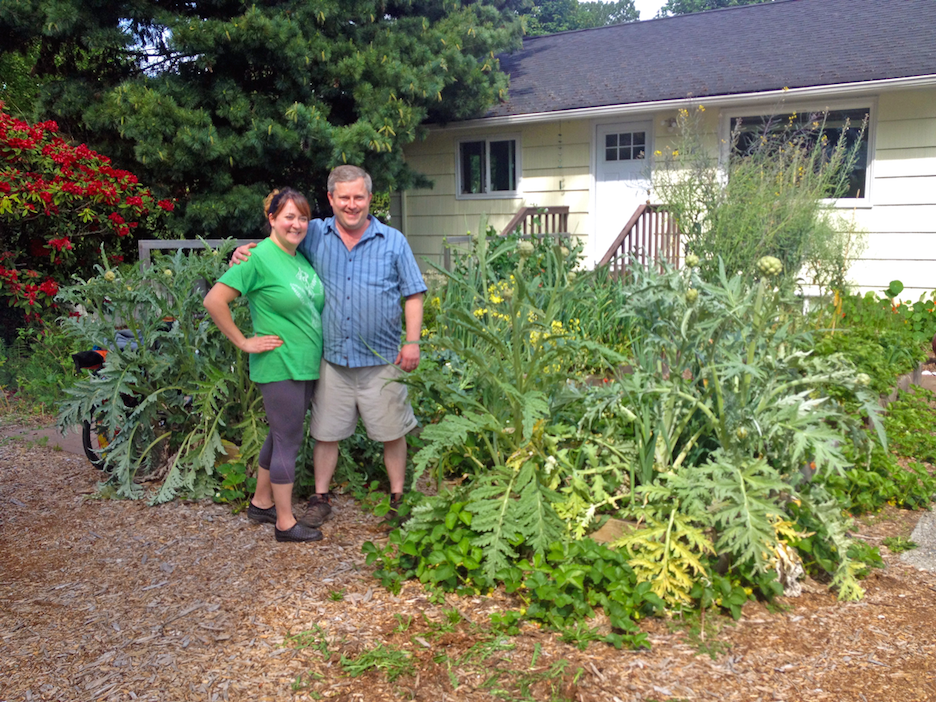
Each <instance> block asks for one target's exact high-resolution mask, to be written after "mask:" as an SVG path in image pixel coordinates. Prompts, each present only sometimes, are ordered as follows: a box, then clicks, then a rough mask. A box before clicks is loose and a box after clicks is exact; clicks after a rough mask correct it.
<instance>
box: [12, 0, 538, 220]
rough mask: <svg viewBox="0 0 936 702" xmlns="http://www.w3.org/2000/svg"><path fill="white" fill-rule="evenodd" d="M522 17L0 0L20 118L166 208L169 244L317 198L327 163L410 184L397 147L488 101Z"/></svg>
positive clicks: (373, 3) (443, 0) (485, 1)
mask: <svg viewBox="0 0 936 702" xmlns="http://www.w3.org/2000/svg"><path fill="white" fill-rule="evenodd" d="M522 5H523V1H522V0H482V1H481V2H462V1H460V0H454V1H453V0H395V1H394V0H342V2H340V3H338V2H335V1H334V0H301V1H300V0H258V1H257V2H255V3H254V2H251V3H247V2H243V1H241V0H194V1H191V2H179V1H178V0H168V1H167V0H49V1H48V2H46V1H43V2H40V1H39V0H4V2H3V3H2V4H0V33H2V34H3V35H4V36H8V37H10V39H9V41H8V42H5V48H4V49H3V53H4V54H6V53H11V52H17V53H18V54H19V55H23V56H25V55H27V53H28V51H30V49H32V50H33V51H34V52H36V58H35V61H34V65H33V67H32V69H31V70H32V75H33V77H34V78H35V79H36V81H37V83H38V84H39V86H40V87H39V97H38V99H37V104H36V112H37V114H40V115H42V116H43V118H44V119H55V120H56V121H57V122H58V123H59V125H60V127H61V128H62V130H63V131H65V132H67V133H70V134H71V136H72V137H73V138H75V139H77V140H82V141H86V142H87V143H88V144H89V146H91V147H92V148H95V149H97V150H100V151H103V152H105V153H108V154H109V155H111V157H112V158H113V159H114V161H115V164H116V165H119V166H120V167H123V168H127V169H131V170H133V171H134V172H135V173H138V174H139V175H140V178H141V179H142V180H144V181H145V182H147V183H151V184H153V186H154V189H155V190H156V192H157V193H158V194H159V195H160V196H163V197H172V198H175V199H176V201H177V202H178V204H179V206H178V207H177V209H176V213H175V214H176V222H175V225H174V226H175V229H176V230H177V232H178V233H180V234H188V235H190V236H191V235H196V234H199V235H200V234H205V233H211V234H224V235H243V234H251V235H252V234H255V233H256V231H257V229H258V226H259V225H260V223H261V219H262V217H261V212H262V208H261V201H262V198H263V197H264V196H265V195H266V193H267V192H268V191H269V190H270V189H272V188H273V187H276V186H279V185H284V184H285V185H290V186H293V187H296V188H298V189H300V190H303V191H305V192H306V193H307V194H308V195H309V196H310V198H318V199H319V201H320V202H321V201H323V200H324V182H325V175H326V174H327V171H328V170H329V169H330V168H332V167H334V166H336V165H339V164H341V163H353V164H358V165H361V166H363V167H364V168H366V169H367V170H368V171H369V172H370V173H371V174H372V175H373V176H374V180H375V187H377V188H379V189H386V188H405V187H408V186H412V185H414V184H416V183H422V184H425V181H424V179H421V177H420V176H419V175H418V174H416V173H414V172H413V171H412V170H410V169H409V168H408V167H407V166H406V164H405V162H404V160H403V157H402V152H401V147H402V146H404V145H405V144H407V143H410V142H412V141H414V140H415V139H417V138H419V136H420V135H421V134H422V130H423V127H421V125H422V124H423V123H424V122H425V121H427V120H428V121H431V122H437V123H444V122H447V121H451V120H454V119H464V118H468V117H473V116H477V115H480V114H482V113H483V112H484V110H485V109H487V108H488V107H489V106H490V105H492V104H494V103H495V102H497V100H498V99H500V98H502V97H504V96H505V93H506V88H507V79H506V76H505V75H503V74H502V73H500V72H499V70H498V63H497V60H496V59H495V58H494V57H495V54H496V53H497V52H500V51H503V50H506V49H509V48H511V47H514V46H516V45H517V43H518V42H519V38H520V21H519V15H518V14H517V11H518V9H522ZM37 42H38V51H36V49H35V48H33V47H34V46H35V44H36V43H37Z"/></svg>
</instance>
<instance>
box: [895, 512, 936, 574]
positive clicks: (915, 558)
mask: <svg viewBox="0 0 936 702" xmlns="http://www.w3.org/2000/svg"><path fill="white" fill-rule="evenodd" d="M910 540H911V541H913V542H915V543H916V544H917V547H916V548H915V549H913V550H912V551H905V552H904V553H902V554H900V560H901V561H903V562H904V563H907V564H909V565H912V566H914V567H916V568H919V569H920V570H929V571H933V572H936V513H934V512H931V511H930V512H924V513H923V516H921V517H920V521H918V522H917V525H916V528H914V530H913V534H912V535H911V536H910Z"/></svg>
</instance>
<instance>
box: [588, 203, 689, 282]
mask: <svg viewBox="0 0 936 702" xmlns="http://www.w3.org/2000/svg"><path fill="white" fill-rule="evenodd" d="M681 256H682V253H681V242H680V235H679V229H678V228H677V226H676V221H675V218H674V217H673V215H672V214H671V213H669V212H667V211H666V209H664V207H663V205H651V204H649V203H647V204H644V205H640V206H639V207H638V208H637V210H636V211H635V212H634V214H633V216H632V217H631V218H630V219H629V220H628V222H627V224H625V225H624V228H623V229H622V230H621V233H620V234H618V235H617V238H616V239H615V240H614V243H613V244H611V247H610V248H609V249H608V253H606V254H605V255H604V257H603V258H602V259H601V261H599V262H598V265H599V266H608V269H609V270H610V271H611V272H612V273H614V274H617V275H621V274H623V273H624V271H625V270H626V269H627V268H628V267H629V266H630V265H631V263H632V262H633V261H635V260H636V261H639V262H640V264H641V265H643V266H648V265H660V266H661V268H662V261H667V262H669V264H670V265H672V266H675V267H676V268H679V264H680V259H681Z"/></svg>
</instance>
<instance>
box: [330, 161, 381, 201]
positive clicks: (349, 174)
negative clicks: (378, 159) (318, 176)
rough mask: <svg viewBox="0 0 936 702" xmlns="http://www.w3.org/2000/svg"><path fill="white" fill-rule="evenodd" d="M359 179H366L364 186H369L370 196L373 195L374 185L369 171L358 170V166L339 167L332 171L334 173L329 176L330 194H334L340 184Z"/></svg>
mask: <svg viewBox="0 0 936 702" xmlns="http://www.w3.org/2000/svg"><path fill="white" fill-rule="evenodd" d="M358 178H363V179H364V185H365V186H367V192H368V194H373V192H374V184H373V182H372V181H371V177H370V175H368V173H367V171H365V170H364V169H363V168H358V167H357V166H338V167H337V168H334V169H332V172H331V173H329V174H328V192H329V193H331V194H334V193H335V186H336V185H337V184H338V183H350V182H351V181H352V180H357V179H358Z"/></svg>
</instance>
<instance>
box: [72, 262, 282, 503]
mask: <svg viewBox="0 0 936 702" xmlns="http://www.w3.org/2000/svg"><path fill="white" fill-rule="evenodd" d="M230 249H231V245H230V244H229V245H228V246H226V247H224V248H223V249H222V250H221V251H211V250H207V251H205V252H204V253H202V254H198V253H192V254H191V255H186V254H185V253H183V252H182V251H179V252H177V253H176V254H175V255H173V256H164V257H158V258H157V259H156V260H155V261H154V264H153V265H152V266H150V267H148V268H143V267H141V266H140V265H139V264H136V265H135V266H133V267H126V268H123V269H113V268H111V267H110V265H109V261H108V259H107V258H106V256H105V255H103V254H102V262H101V264H100V265H99V266H98V267H97V275H95V276H93V277H91V278H88V279H87V280H79V281H77V283H76V284H75V285H72V286H69V287H67V288H63V289H62V291H61V292H60V299H61V301H62V303H63V304H65V305H67V306H68V307H69V308H70V309H73V310H75V313H74V315H72V316H69V317H66V318H64V326H63V330H64V332H65V333H66V334H67V335H68V337H69V338H70V340H71V343H72V344H73V349H74V350H75V351H79V350H87V349H91V348H103V349H107V350H108V354H107V360H106V363H105V365H104V367H103V369H102V370H101V371H100V372H99V373H98V374H96V375H88V376H86V377H85V378H84V379H82V380H80V381H79V382H77V383H76V384H75V385H74V386H73V387H71V388H69V389H68V390H67V394H66V396H65V398H64V399H63V400H62V401H61V402H60V404H59V408H58V409H59V412H58V423H59V427H60V428H61V429H62V430H63V431H65V430H67V429H68V428H69V427H71V426H74V425H75V424H79V423H81V422H82V421H84V420H89V419H95V420H96V421H97V422H98V423H100V424H101V426H102V427H103V428H104V429H105V430H106V432H107V434H108V436H109V437H111V442H110V444H109V445H108V447H107V452H106V470H107V474H108V475H109V482H110V483H111V484H112V485H113V486H114V488H115V489H116V491H117V494H118V495H119V496H121V497H131V498H140V497H144V496H147V497H149V498H150V500H151V501H152V502H155V503H158V502H165V501H167V500H170V499H172V498H173V497H174V496H176V495H178V494H180V493H181V494H185V495H189V496H200V495H211V494H214V493H215V491H216V489H217V488H218V486H219V484H220V483H221V482H222V481H223V480H225V479H226V478H227V477H230V476H231V471H232V470H233V469H225V472H224V474H221V473H219V471H218V466H219V464H221V463H224V462H228V461H229V459H230V456H229V455H228V447H226V446H225V443H224V442H225V441H228V442H231V443H232V444H233V443H235V442H236V444H237V445H238V447H239V450H238V451H237V460H238V461H240V462H242V463H244V464H248V465H251V464H253V463H254V462H255V461H256V457H257V455H258V453H259V450H260V447H261V445H262V443H263V440H264V438H265V436H266V427H265V423H264V421H263V418H262V414H261V409H262V407H261V405H262V399H261V397H260V395H259V392H258V391H257V389H256V388H255V386H254V385H253V384H252V383H251V382H250V380H249V378H248V372H247V358H246V355H245V354H241V353H239V352H238V351H237V350H236V349H235V348H234V347H233V345H231V344H230V343H229V342H228V341H227V339H225V338H224V337H223V336H222V335H221V333H220V332H219V331H218V330H217V328H216V327H215V325H214V324H213V323H212V322H211V320H210V319H208V318H207V316H206V315H205V313H204V310H203V309H202V307H201V299H202V295H201V294H199V292H198V291H199V290H204V286H205V281H206V280H207V281H214V280H215V279H217V277H219V276H220V274H221V272H222V271H223V270H224V268H225V265H226V260H227V254H228V252H229V251H230ZM233 309H234V314H235V318H236V319H238V320H239V323H240V324H241V326H242V328H249V322H248V321H247V319H246V314H247V309H246V304H245V302H244V301H239V302H238V303H235V305H234V306H233ZM118 329H125V330H126V337H127V338H128V339H129V342H128V343H127V344H126V345H124V346H123V348H121V346H120V344H118V343H117V339H116V336H117V330H118ZM146 481H148V482H150V483H154V484H156V485H158V486H157V487H154V488H151V489H146V488H145V487H144V485H145V482H146ZM232 487H233V485H232Z"/></svg>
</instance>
